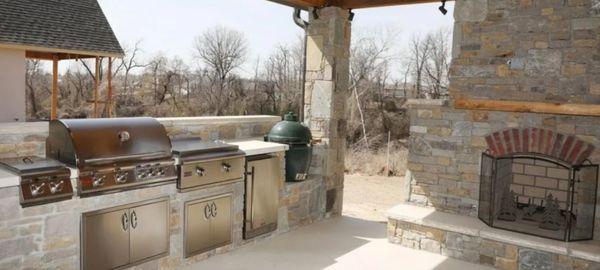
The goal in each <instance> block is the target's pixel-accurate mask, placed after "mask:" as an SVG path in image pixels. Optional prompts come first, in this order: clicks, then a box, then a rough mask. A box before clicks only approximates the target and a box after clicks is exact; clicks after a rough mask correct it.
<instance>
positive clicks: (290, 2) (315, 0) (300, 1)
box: [268, 0, 327, 9]
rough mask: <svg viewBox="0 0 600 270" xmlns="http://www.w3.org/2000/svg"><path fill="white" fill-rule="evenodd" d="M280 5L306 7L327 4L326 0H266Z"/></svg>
mask: <svg viewBox="0 0 600 270" xmlns="http://www.w3.org/2000/svg"><path fill="white" fill-rule="evenodd" d="M268 1H271V2H275V3H279V4H282V5H286V6H290V7H295V8H301V9H308V8H311V7H323V6H325V5H326V4H327V0H268Z"/></svg>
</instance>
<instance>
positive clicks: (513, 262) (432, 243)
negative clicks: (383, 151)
mask: <svg viewBox="0 0 600 270" xmlns="http://www.w3.org/2000/svg"><path fill="white" fill-rule="evenodd" d="M388 237H389V240H390V242H392V243H395V244H399V245H402V246H404V247H408V248H413V249H419V250H425V251H429V252H433V253H437V254H441V255H444V256H448V257H451V258H455V259H459V260H463V261H468V262H472V263H477V264H482V265H488V266H492V267H495V268H497V269H502V270H517V269H522V270H525V269H556V270H559V269H564V270H567V269H569V270H593V269H596V270H597V269H600V263H597V262H592V261H588V260H583V259H579V258H574V257H571V256H567V255H562V254H556V253H552V252H547V251H540V250H535V249H531V248H525V247H520V246H518V245H513V244H508V243H503V242H498V241H494V240H489V239H484V238H481V237H477V236H472V235H468V234H463V233H458V232H452V231H446V230H442V229H438V228H432V227H427V226H421V225H417V224H414V223H408V222H404V221H399V220H394V219H391V220H390V221H389V222H388Z"/></svg>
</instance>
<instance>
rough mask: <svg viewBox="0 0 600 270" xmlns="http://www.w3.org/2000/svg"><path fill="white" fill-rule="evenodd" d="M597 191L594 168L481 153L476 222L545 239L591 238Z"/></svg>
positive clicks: (547, 160) (543, 159)
mask: <svg viewBox="0 0 600 270" xmlns="http://www.w3.org/2000/svg"><path fill="white" fill-rule="evenodd" d="M597 189H598V165H592V164H589V165H577V166H572V165H570V164H565V163H563V162H561V161H557V160H553V159H551V158H547V157H544V156H532V155H527V156H518V155H515V156H510V157H493V156H491V155H488V154H486V153H484V154H483V156H482V160H481V188H480V194H479V219H481V220H482V221H483V222H485V223H486V224H487V225H489V226H491V227H494V228H499V229H504V230H509V231H515V232H520V233H526V234H531V235H536V236H541V237H545V238H551V239H556V240H561V241H580V240H591V239H593V233H594V219H595V213H596V191H597Z"/></svg>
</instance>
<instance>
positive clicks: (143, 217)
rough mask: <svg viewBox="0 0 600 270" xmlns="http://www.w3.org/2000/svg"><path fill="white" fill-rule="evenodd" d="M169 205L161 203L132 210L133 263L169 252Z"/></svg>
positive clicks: (130, 213)
mask: <svg viewBox="0 0 600 270" xmlns="http://www.w3.org/2000/svg"><path fill="white" fill-rule="evenodd" d="M168 208H169V203H168V201H166V200H165V201H160V202H156V203H151V204H146V205H141V206H138V207H135V208H131V209H130V211H129V215H130V219H131V222H130V223H131V227H130V229H129V230H130V237H131V241H130V243H131V245H130V247H131V249H130V254H131V263H136V262H139V261H142V260H144V259H148V258H151V257H154V256H158V255H161V254H164V253H167V252H168V251H169V224H168V222H169V209H168Z"/></svg>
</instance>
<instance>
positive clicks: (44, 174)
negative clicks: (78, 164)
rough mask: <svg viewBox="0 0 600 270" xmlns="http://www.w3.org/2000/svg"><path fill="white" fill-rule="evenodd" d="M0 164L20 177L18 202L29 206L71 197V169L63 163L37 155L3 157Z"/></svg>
mask: <svg viewBox="0 0 600 270" xmlns="http://www.w3.org/2000/svg"><path fill="white" fill-rule="evenodd" d="M0 165H2V167H5V168H6V169H8V170H10V171H11V172H13V173H16V174H17V175H18V176H19V177H20V188H19V190H20V192H19V194H20V202H21V205H22V206H31V205H38V204H44V203H49V202H56V201H61V200H68V199H71V198H72V197H73V186H72V185H71V171H70V170H69V169H68V168H67V167H65V165H64V164H62V163H60V162H57V161H55V160H51V159H45V158H39V157H22V158H12V159H4V160H1V161H0Z"/></svg>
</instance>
